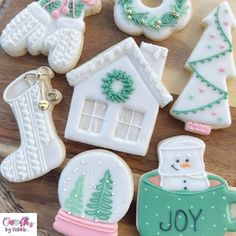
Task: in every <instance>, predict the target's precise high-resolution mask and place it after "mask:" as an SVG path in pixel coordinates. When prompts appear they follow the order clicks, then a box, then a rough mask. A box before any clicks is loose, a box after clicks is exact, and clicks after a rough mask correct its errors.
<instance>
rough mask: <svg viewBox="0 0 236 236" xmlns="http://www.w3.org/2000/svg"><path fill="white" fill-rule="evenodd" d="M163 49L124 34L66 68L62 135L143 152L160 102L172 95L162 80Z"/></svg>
mask: <svg viewBox="0 0 236 236" xmlns="http://www.w3.org/2000/svg"><path fill="white" fill-rule="evenodd" d="M167 53H168V50H167V49H166V48H163V47H159V46H156V45H152V44H147V43H142V44H141V46H140V48H139V47H138V46H137V44H136V43H135V41H134V40H133V39H132V38H128V39H126V40H124V41H122V42H120V43H118V44H117V45H115V46H113V47H112V48H110V49H108V50H106V51H105V52H103V53H101V54H100V55H98V56H97V57H95V58H94V59H92V60H90V61H89V62H87V63H86V64H84V65H82V66H80V67H79V68H77V69H75V70H73V71H71V72H69V73H68V74H67V79H68V81H69V83H70V85H72V86H74V94H73V98H72V102H71V108H70V113H69V118H68V121H67V126H66V131H65V137H66V138H68V139H71V140H74V141H79V142H84V143H88V144H92V145H95V146H100V147H104V148H109V149H114V150H119V151H123V152H128V153H132V154H137V155H142V156H144V155H145V154H146V152H147V150H148V147H149V143H150V139H151V136H152V133H153V129H154V126H155V124H156V118H157V115H158V109H159V106H161V107H163V106H165V105H167V104H168V103H169V102H170V101H171V100H172V97H171V95H170V93H169V92H168V91H167V90H166V88H165V87H164V85H163V84H162V82H161V79H162V74H163V70H164V66H165V62H166V58H167ZM88 87H89V89H87V88H88ZM144 100H145V102H143V101H144ZM147 104H148V106H147Z"/></svg>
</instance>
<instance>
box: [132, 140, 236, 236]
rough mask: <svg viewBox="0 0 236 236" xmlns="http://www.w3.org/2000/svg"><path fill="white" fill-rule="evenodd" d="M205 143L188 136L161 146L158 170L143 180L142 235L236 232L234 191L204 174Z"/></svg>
mask: <svg viewBox="0 0 236 236" xmlns="http://www.w3.org/2000/svg"><path fill="white" fill-rule="evenodd" d="M204 150H205V144H204V143H203V142H202V141H201V140H200V139H197V138H193V137H190V136H177V137H173V138H169V139H166V140H164V141H162V142H161V143H160V145H159V146H158V155H159V160H160V165H159V168H158V170H154V171H152V172H149V173H147V174H144V175H143V176H142V177H141V179H140V183H139V193H138V203H137V227H138V230H139V233H140V235H141V236H150V235H160V236H173V235H182V236H202V235H214V236H225V235H226V233H227V232H236V222H235V219H233V216H231V214H232V213H231V212H232V211H233V208H232V204H235V203H236V190H235V188H231V187H229V186H228V184H227V182H226V181H225V180H224V179H223V178H221V177H219V176H216V175H214V174H211V173H206V172H205V167H204V162H203V155H204Z"/></svg>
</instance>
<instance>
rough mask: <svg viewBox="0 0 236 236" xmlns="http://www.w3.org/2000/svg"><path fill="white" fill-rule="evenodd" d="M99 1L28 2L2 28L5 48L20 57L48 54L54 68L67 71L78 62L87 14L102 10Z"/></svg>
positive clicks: (9, 52) (63, 71)
mask: <svg viewBox="0 0 236 236" xmlns="http://www.w3.org/2000/svg"><path fill="white" fill-rule="evenodd" d="M101 6H102V5H101V1H100V0H39V1H38V2H33V3H31V4H30V5H28V6H27V7H26V8H25V9H24V10H23V11H22V12H20V13H19V14H18V15H17V16H16V17H15V18H14V19H13V20H12V21H11V22H10V23H9V24H8V25H7V26H6V29H5V30H3V33H2V36H1V46H2V48H3V49H4V50H5V51H6V52H7V53H8V54H9V55H11V56H14V57H18V56H22V55H24V54H25V53H26V52H27V51H28V52H30V53H31V54H32V55H38V54H40V53H43V54H45V55H47V54H48V61H49V65H50V66H51V68H52V69H53V70H54V71H56V72H57V73H65V72H67V71H69V70H71V69H73V68H74V67H75V65H76V64H77V62H78V60H79V58H80V55H81V52H82V48H83V42H84V31H85V23H84V18H85V17H86V16H89V15H92V14H96V13H98V12H100V10H101Z"/></svg>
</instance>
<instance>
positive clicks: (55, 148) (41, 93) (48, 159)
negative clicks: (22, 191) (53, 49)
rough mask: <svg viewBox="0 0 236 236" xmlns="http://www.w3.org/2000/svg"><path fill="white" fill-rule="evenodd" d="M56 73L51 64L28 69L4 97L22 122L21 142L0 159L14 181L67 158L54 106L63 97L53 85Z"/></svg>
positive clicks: (33, 175) (42, 172)
mask: <svg viewBox="0 0 236 236" xmlns="http://www.w3.org/2000/svg"><path fill="white" fill-rule="evenodd" d="M53 77H54V73H53V72H52V70H51V69H50V68H48V67H40V68H39V69H37V70H33V71H29V72H27V73H25V74H23V75H21V76H19V77H18V78H17V79H16V80H14V81H13V82H12V83H10V84H9V85H8V87H7V88H6V90H5V91H4V94H3V99H4V101H5V102H6V103H8V104H9V105H10V107H11V109H12V111H13V113H14V115H15V118H16V120H17V124H18V126H19V131H20V137H21V144H20V147H19V148H18V149H17V150H16V151H15V152H13V153H11V154H9V155H8V156H7V157H6V158H5V159H4V160H3V161H2V163H1V168H0V170H1V174H2V176H3V177H4V178H6V179H7V180H9V181H11V182H25V181H29V180H33V179H36V178H38V177H40V176H42V175H45V174H46V173H48V172H49V171H51V170H52V169H55V168H57V167H58V166H60V165H61V164H62V162H63V161H64V159H65V155H66V154H65V146H64V144H63V142H62V141H61V139H60V138H59V136H58V134H57V131H56V129H55V126H54V122H53V118H52V110H53V108H54V106H55V105H57V104H58V103H60V101H61V99H62V95H61V93H60V92H59V91H58V90H56V89H53V88H52V86H51V79H52V78H53Z"/></svg>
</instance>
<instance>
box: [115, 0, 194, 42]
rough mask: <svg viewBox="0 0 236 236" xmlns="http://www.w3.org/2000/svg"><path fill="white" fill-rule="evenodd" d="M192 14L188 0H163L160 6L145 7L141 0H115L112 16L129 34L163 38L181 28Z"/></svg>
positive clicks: (155, 38) (154, 38)
mask: <svg viewBox="0 0 236 236" xmlns="http://www.w3.org/2000/svg"><path fill="white" fill-rule="evenodd" d="M191 16H192V6H191V1H190V0H163V1H162V3H161V5H160V6H157V7H153V8H151V7H147V6H145V5H144V3H143V2H142V1H141V0H115V6H114V17H115V22H116V25H117V26H118V28H119V29H120V30H121V31H123V32H125V33H127V34H130V35H141V34H144V35H145V36H146V37H148V38H150V39H152V40H164V39H166V38H168V37H169V36H170V35H172V34H173V33H174V32H176V31H179V30H181V29H183V28H184V27H185V26H186V25H187V24H188V23H189V21H190V19H191Z"/></svg>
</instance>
